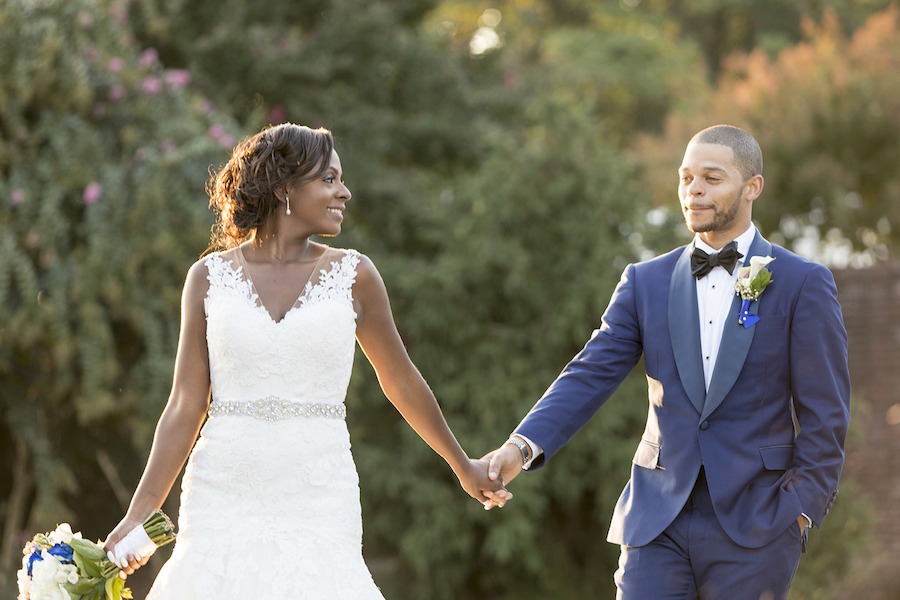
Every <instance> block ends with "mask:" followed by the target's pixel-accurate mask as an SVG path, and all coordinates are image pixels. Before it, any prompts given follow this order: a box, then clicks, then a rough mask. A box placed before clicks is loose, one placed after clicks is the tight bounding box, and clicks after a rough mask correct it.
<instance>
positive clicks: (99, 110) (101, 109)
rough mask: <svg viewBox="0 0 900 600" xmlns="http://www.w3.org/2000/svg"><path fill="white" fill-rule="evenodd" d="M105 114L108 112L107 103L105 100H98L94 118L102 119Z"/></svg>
mask: <svg viewBox="0 0 900 600" xmlns="http://www.w3.org/2000/svg"><path fill="white" fill-rule="evenodd" d="M105 114H106V103H105V102H98V103H97V104H95V105H94V118H95V119H102V118H103V116H104V115H105Z"/></svg>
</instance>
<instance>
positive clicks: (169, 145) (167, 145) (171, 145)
mask: <svg viewBox="0 0 900 600" xmlns="http://www.w3.org/2000/svg"><path fill="white" fill-rule="evenodd" d="M174 149H175V142H173V141H172V140H170V139H168V138H166V139H164V140H163V141H162V143H160V145H159V150H160V151H161V152H162V153H163V154H168V153H169V152H171V151H172V150H174Z"/></svg>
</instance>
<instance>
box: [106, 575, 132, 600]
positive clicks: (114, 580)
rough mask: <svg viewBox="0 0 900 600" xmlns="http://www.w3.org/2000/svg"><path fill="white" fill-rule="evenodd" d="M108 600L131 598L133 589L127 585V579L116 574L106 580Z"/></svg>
mask: <svg viewBox="0 0 900 600" xmlns="http://www.w3.org/2000/svg"><path fill="white" fill-rule="evenodd" d="M105 587H106V598H107V600H122V599H123V598H131V590H130V589H128V588H127V587H125V580H124V579H122V578H121V577H119V576H118V575H115V576H113V577H110V578H109V579H107V580H106V586H105Z"/></svg>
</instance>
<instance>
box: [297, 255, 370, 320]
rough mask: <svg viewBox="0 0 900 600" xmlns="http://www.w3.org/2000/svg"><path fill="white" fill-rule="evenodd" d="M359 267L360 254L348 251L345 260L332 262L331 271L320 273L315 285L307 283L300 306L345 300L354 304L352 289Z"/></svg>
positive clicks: (321, 271)
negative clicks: (323, 301)
mask: <svg viewBox="0 0 900 600" xmlns="http://www.w3.org/2000/svg"><path fill="white" fill-rule="evenodd" d="M357 265H359V252H357V251H356V250H346V254H345V255H344V258H342V259H341V260H340V261H332V263H331V269H330V270H328V271H326V270H325V269H321V270H320V271H319V274H320V277H319V281H318V282H317V283H316V284H315V285H313V282H312V281H307V282H306V288H305V289H304V290H303V296H301V298H300V304H302V305H303V306H307V305H310V304H313V303H315V302H320V301H322V300H326V299H327V300H338V301H340V300H345V301H348V302H353V296H352V294H351V289H352V288H353V284H354V283H355V282H356V267H357Z"/></svg>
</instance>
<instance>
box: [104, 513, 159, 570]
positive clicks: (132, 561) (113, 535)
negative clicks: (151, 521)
mask: <svg viewBox="0 0 900 600" xmlns="http://www.w3.org/2000/svg"><path fill="white" fill-rule="evenodd" d="M142 525H143V521H138V520H135V519H132V518H130V517H128V516H127V515H126V516H125V518H124V519H122V520H121V521H119V524H118V525H116V528H115V529H113V530H112V531H110V532H109V535H108V536H106V542H105V543H104V544H103V549H104V550H106V551H107V553H109V552H113V549H114V548H115V547H116V544H117V543H119V542H120V541H122V538H124V537H125V536H126V535H128V533H129V532H130V531H131V530H132V529H134V528H135V527H141V526H142ZM151 555H152V553H151V554H147V555H145V556H143V557H139V556H134V555H132V554H128V555H126V556H116V560H115V561H114V562H115V563H116V564H118V565H120V566H121V565H122V564H124V565H125V566H124V567H122V571H121V572H120V573H119V577H121V578H122V579H125V578H126V577H127V576H128V575H131V574H132V573H134V572H135V571H137V570H138V569H140V568H141V567H142V566H144V565H146V564H147V561H149V560H150V556H151ZM123 560H124V561H125V562H124V563H123V562H122V561H123Z"/></svg>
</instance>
